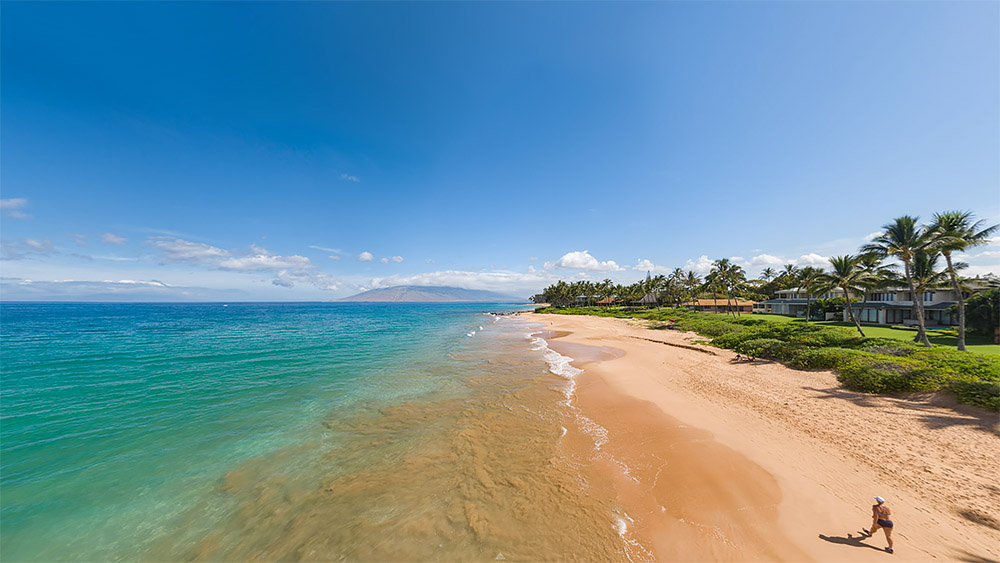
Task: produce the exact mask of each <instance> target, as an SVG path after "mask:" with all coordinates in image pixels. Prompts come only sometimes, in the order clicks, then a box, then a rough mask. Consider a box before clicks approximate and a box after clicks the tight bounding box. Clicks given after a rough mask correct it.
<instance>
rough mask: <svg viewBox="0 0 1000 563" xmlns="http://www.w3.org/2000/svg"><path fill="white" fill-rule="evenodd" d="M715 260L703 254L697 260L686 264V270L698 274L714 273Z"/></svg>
mask: <svg viewBox="0 0 1000 563" xmlns="http://www.w3.org/2000/svg"><path fill="white" fill-rule="evenodd" d="M713 262H714V261H713V260H709V258H708V256H706V255H704V254H702V255H701V256H699V257H698V259H697V260H690V259H689V260H688V261H687V262H685V263H684V270H691V271H693V272H695V273H698V274H707V273H709V272H711V271H712V263H713Z"/></svg>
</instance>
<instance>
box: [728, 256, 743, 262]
mask: <svg viewBox="0 0 1000 563" xmlns="http://www.w3.org/2000/svg"><path fill="white" fill-rule="evenodd" d="M729 261H730V262H742V261H743V257H742V256H730V257H729Z"/></svg>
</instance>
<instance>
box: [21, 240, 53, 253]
mask: <svg viewBox="0 0 1000 563" xmlns="http://www.w3.org/2000/svg"><path fill="white" fill-rule="evenodd" d="M21 242H22V243H24V245H25V246H27V247H28V248H29V249H30V250H33V251H35V252H42V253H45V254H48V253H49V252H52V251H53V250H55V249H54V248H53V246H52V241H50V240H49V239H45V240H38V239H33V238H26V239H21Z"/></svg>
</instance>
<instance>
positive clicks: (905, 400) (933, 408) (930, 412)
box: [802, 386, 1000, 435]
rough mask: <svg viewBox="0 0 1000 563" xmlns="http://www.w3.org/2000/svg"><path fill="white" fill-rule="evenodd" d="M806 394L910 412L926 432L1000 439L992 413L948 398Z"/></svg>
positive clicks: (827, 391) (832, 391)
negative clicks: (961, 429)
mask: <svg viewBox="0 0 1000 563" xmlns="http://www.w3.org/2000/svg"><path fill="white" fill-rule="evenodd" d="M802 388H803V389H805V390H806V391H812V392H814V393H819V397H818V398H820V399H841V400H845V401H850V402H852V403H854V404H855V405H858V406H861V407H880V406H882V405H885V404H886V403H888V404H889V405H890V406H895V407H899V408H903V409H907V410H910V411H915V413H916V414H917V417H918V419H919V420H920V422H922V423H923V424H924V426H925V427H927V429H928V430H940V429H942V428H947V427H949V426H968V427H970V428H975V429H977V430H982V431H984V432H989V433H990V434H995V435H1000V422H998V420H997V415H996V413H994V412H990V411H986V410H984V409H980V408H977V407H973V406H970V405H962V404H959V403H957V402H956V401H955V400H954V398H953V397H949V396H947V394H942V393H939V394H936V395H934V394H929V393H910V394H905V395H896V396H894V395H889V394H883V395H871V394H868V393H859V392H857V391H848V390H847V389H843V388H838V387H831V388H827V389H817V388H816V387H810V386H803V387H802ZM943 409H948V410H951V411H953V414H942V413H941V411H942V410H943Z"/></svg>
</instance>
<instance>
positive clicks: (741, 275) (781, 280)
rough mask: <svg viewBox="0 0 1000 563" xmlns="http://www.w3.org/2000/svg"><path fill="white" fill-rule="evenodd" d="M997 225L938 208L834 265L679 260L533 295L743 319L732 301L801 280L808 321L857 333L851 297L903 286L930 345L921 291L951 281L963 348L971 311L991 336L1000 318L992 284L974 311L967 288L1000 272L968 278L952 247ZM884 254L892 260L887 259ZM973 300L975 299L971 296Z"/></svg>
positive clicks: (888, 227) (893, 227) (974, 241)
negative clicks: (690, 307)
mask: <svg viewBox="0 0 1000 563" xmlns="http://www.w3.org/2000/svg"><path fill="white" fill-rule="evenodd" d="M998 229H1000V225H991V226H988V225H985V224H984V223H983V222H982V221H976V220H975V217H973V215H972V213H970V212H967V211H949V212H945V213H936V214H935V215H934V220H933V221H932V222H931V223H930V224H927V225H921V224H919V223H918V219H917V218H916V217H911V216H909V215H904V216H902V217H898V218H896V219H894V220H893V221H892V222H890V223H887V224H885V225H883V226H882V231H881V232H879V233H877V236H874V237H873V238H872V240H871V242H870V243H868V244H865V245H864V246H862V247H861V249H860V251H859V253H858V254H856V255H850V254H848V255H844V256H833V257H830V258H829V259H828V263H829V268H830V269H829V270H824V269H822V268H816V267H813V266H806V267H804V268H798V267H797V266H796V265H795V264H786V265H785V267H784V268H783V269H782V270H780V271H777V270H775V269H773V268H770V267H768V268H765V269H764V270H763V271H762V272H761V274H760V278H759V279H756V280H750V279H747V277H746V272H744V270H743V268H742V267H741V266H740V265H739V264H736V263H734V262H732V260H731V259H728V258H721V259H719V260H716V261H715V262H714V263H713V265H712V269H711V271H710V272H709V273H708V274H707V275H706V276H705V277H704V278H702V277H701V276H699V275H698V274H697V273H695V272H692V271H688V272H685V271H684V270H682V269H680V268H675V269H674V270H673V272H672V273H671V274H670V275H669V276H665V275H657V276H655V277H654V276H651V275H649V274H647V275H646V279H645V280H640V281H638V282H636V283H633V284H630V285H621V284H615V283H614V282H612V281H611V280H610V279H606V280H604V281H602V282H597V283H594V282H591V281H588V280H580V281H576V282H572V283H567V282H564V281H562V280H560V281H559V282H557V283H555V284H553V285H551V286H549V287H547V288H545V290H544V291H543V292H542V293H541V294H539V295H538V296H536V297H535V302H536V303H549V304H552V305H555V306H558V307H569V306H580V305H593V304H595V303H605V304H611V303H622V304H634V303H637V302H641V303H643V304H645V305H652V304H655V305H657V306H661V305H673V306H681V304H683V303H685V302H687V301H691V300H694V299H696V298H699V297H701V298H708V299H712V300H714V301H716V302H717V303H718V304H720V305H724V308H723V310H726V311H732V315H733V317H734V318H737V319H738V318H739V316H740V315H739V313H738V312H737V310H738V307H733V306H732V305H731V304H732V303H733V302H734V301H738V300H739V299H741V298H742V299H750V300H756V301H761V300H765V299H770V298H773V297H774V296H775V293H776V292H777V291H780V290H782V289H790V288H797V289H798V291H801V292H802V293H804V294H805V295H806V303H805V310H806V311H807V313H806V316H805V321H806V322H807V323H808V322H809V320H810V319H812V318H820V319H822V318H824V316H825V315H826V314H827V313H833V314H834V315H837V316H839V317H840V318H842V319H843V320H844V321H849V322H852V323H854V325H855V327H856V328H857V331H858V334H860V335H861V336H862V337H864V336H865V331H864V327H863V326H862V324H861V319H860V318H858V316H856V315H855V314H854V310H853V306H852V304H854V303H857V302H859V301H863V297H864V296H865V295H866V294H867V293H868V292H874V291H877V290H885V289H887V290H890V291H896V290H897V289H898V288H900V287H905V288H906V289H907V290H908V295H910V296H916V299H913V298H912V297H908V298H902V299H901V300H902V301H912V312H913V318H914V319H915V320H916V325H917V330H916V334H915V336H914V341H915V342H918V343H920V344H921V345H923V346H926V347H930V346H931V343H930V340H929V339H928V336H927V328H926V324H925V312H924V303H923V300H922V299H921V298H920V296H922V295H924V294H925V293H926V292H930V291H933V290H934V289H943V288H948V289H951V290H952V292H953V294H954V295H956V296H957V299H958V302H957V303H956V304H955V306H954V307H953V309H954V310H953V311H951V312H952V314H954V315H956V316H957V318H958V327H957V328H956V331H957V333H956V335H957V348H958V350H959V351H965V350H966V344H965V336H966V330H967V327H966V325H967V318H968V320H969V321H970V322H969V323H968V324H969V325H971V328H972V329H973V331H975V332H978V333H979V334H981V335H983V336H989V337H992V336H993V334H994V333H995V332H994V331H995V330H996V327H997V325H998V323H1000V293H997V292H992V293H990V292H986V293H987V294H989V295H987V296H985V297H976V298H975V299H976V301H975V306H976V310H975V311H971V312H969V314H967V307H966V302H965V299H966V297H965V293H966V292H967V291H972V289H973V288H975V289H976V290H981V289H982V288H983V287H984V286H992V287H996V286H997V285H1000V279H997V278H996V277H992V276H990V277H986V278H976V279H974V280H972V279H966V278H962V277H961V276H959V275H958V272H959V271H961V270H962V269H964V268H966V267H967V264H964V263H962V262H955V261H954V260H953V259H952V258H953V254H954V253H956V252H965V251H967V250H968V249H970V248H973V247H975V246H980V245H984V244H988V243H989V241H990V240H991V239H990V236H991V235H993V234H994V233H996V232H997V230H998ZM941 258H944V262H945V263H944V265H943V267H942V265H940V264H939V262H940V259H941ZM886 260H891V261H894V262H889V263H886V262H885V261H886ZM900 270H902V271H900ZM834 289H838V290H840V291H841V292H842V295H843V297H840V298H833V299H826V300H814V299H813V296H814V295H821V294H824V293H827V292H830V291H831V290H834ZM990 295H992V296H990ZM601 300H603V301H601ZM969 305H970V306H972V305H973V302H972V301H971V300H970V303H969Z"/></svg>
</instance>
